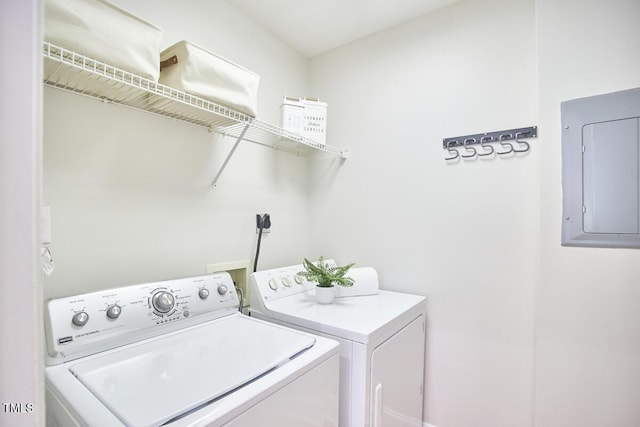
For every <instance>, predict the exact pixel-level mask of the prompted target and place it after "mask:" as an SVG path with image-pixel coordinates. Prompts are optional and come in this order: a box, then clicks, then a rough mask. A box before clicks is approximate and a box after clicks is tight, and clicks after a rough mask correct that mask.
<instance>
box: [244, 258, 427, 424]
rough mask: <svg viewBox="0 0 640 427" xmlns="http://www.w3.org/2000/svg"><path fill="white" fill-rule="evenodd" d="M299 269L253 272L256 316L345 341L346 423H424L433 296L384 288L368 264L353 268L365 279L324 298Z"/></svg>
mask: <svg viewBox="0 0 640 427" xmlns="http://www.w3.org/2000/svg"><path fill="white" fill-rule="evenodd" d="M329 262H333V261H329ZM300 271H303V267H302V265H294V266H289V267H282V268H276V269H272V270H264V271H259V272H256V273H253V274H252V276H251V289H250V302H251V307H250V314H251V316H253V317H256V318H259V319H264V320H269V321H271V322H274V323H277V324H280V325H286V326H290V327H294V328H296V329H299V330H302V331H306V332H311V333H314V334H317V335H319V336H322V337H329V338H331V339H335V340H337V341H339V342H340V344H341V345H340V426H341V427H362V426H372V427H381V426H384V427H391V426H416V427H419V426H422V409H423V401H424V399H423V393H424V384H423V378H424V366H425V359H424V355H425V335H426V333H425V314H426V298H425V297H423V296H418V295H409V294H404V293H398V292H389V291H384V290H378V279H377V274H376V273H375V270H373V269H370V268H369V269H353V270H351V271H350V273H352V272H353V274H352V275H353V276H358V277H359V278H363V280H362V281H359V280H356V283H355V285H354V286H353V287H352V288H346V290H347V291H346V292H343V295H345V296H343V297H338V298H336V300H335V301H334V302H333V303H331V304H319V303H317V302H316V299H315V283H312V282H308V281H307V280H306V279H304V278H303V277H301V276H299V275H298V274H297V273H299V272H300ZM372 272H373V273H372ZM350 275H351V274H350ZM372 281H373V282H375V283H372ZM338 289H339V290H341V288H338ZM361 294H367V295H361ZM339 295H340V294H339Z"/></svg>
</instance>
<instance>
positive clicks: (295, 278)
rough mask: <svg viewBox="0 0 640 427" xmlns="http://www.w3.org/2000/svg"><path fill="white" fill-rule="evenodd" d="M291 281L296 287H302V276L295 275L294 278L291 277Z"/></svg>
mask: <svg viewBox="0 0 640 427" xmlns="http://www.w3.org/2000/svg"><path fill="white" fill-rule="evenodd" d="M293 280H295V281H296V283H297V284H298V285H302V276H301V275H299V274H296V275H295V276H293Z"/></svg>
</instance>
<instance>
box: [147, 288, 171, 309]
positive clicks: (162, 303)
mask: <svg viewBox="0 0 640 427" xmlns="http://www.w3.org/2000/svg"><path fill="white" fill-rule="evenodd" d="M175 303H176V301H175V299H174V298H173V295H171V292H167V291H158V292H156V293H155V294H153V298H151V304H153V308H155V309H156V311H158V312H159V313H168V312H170V311H171V309H172V308H173V306H174V305H175Z"/></svg>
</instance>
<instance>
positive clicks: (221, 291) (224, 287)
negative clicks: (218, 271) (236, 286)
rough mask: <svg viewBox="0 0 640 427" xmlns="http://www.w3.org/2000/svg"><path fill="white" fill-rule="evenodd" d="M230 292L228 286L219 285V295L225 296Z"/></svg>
mask: <svg viewBox="0 0 640 427" xmlns="http://www.w3.org/2000/svg"><path fill="white" fill-rule="evenodd" d="M228 290H229V289H228V288H227V286H226V285H222V284H220V285H218V293H219V294H220V295H224V294H226V293H227V291H228Z"/></svg>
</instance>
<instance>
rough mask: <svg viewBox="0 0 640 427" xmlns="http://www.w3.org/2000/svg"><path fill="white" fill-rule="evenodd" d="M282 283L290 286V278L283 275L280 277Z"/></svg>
mask: <svg viewBox="0 0 640 427" xmlns="http://www.w3.org/2000/svg"><path fill="white" fill-rule="evenodd" d="M282 284H283V285H285V286H286V287H287V288H288V287H290V286H291V279H289V278H288V277H285V278H283V279H282Z"/></svg>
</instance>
